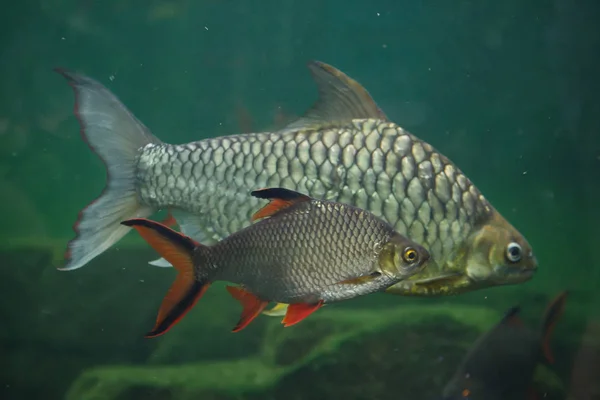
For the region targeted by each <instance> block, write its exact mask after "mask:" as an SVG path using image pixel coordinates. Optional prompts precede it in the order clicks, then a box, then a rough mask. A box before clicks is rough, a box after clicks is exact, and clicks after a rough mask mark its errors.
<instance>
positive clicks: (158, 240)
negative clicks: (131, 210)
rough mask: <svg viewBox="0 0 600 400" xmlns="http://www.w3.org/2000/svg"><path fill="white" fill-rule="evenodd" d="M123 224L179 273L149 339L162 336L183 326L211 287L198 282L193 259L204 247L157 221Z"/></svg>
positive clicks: (134, 220) (128, 221) (132, 220)
mask: <svg viewBox="0 0 600 400" xmlns="http://www.w3.org/2000/svg"><path fill="white" fill-rule="evenodd" d="M122 224H123V225H126V226H130V227H132V228H134V229H135V230H137V231H138V233H139V234H140V236H142V238H144V240H146V242H148V244H149V245H150V246H152V248H154V250H156V251H157V252H158V253H159V254H160V255H161V256H163V257H164V258H165V260H167V261H168V262H170V263H171V264H172V265H173V266H174V267H175V269H177V272H178V274H177V277H176V278H175V282H173V284H172V285H171V288H170V289H169V291H168V292H167V294H166V296H165V298H164V299H163V302H162V304H161V306H160V309H159V311H158V316H157V318H156V324H155V325H154V328H153V329H152V331H150V332H149V333H148V334H146V336H145V337H147V338H150V337H156V336H160V335H162V334H164V333H166V332H167V331H168V330H169V329H171V328H172V327H173V326H174V325H175V324H176V323H177V322H179V321H180V320H181V319H182V318H183V317H184V316H185V314H186V313H187V312H188V311H189V310H191V309H192V307H193V306H194V305H195V304H196V302H198V300H200V297H202V295H203V294H204V292H206V289H208V287H209V286H210V282H208V281H207V280H199V279H198V277H197V276H196V273H195V268H194V265H193V257H192V256H193V254H194V250H195V249H196V247H198V246H200V244H199V243H196V242H195V241H194V240H192V239H190V238H189V237H187V236H185V235H182V234H180V233H178V232H176V231H174V230H172V229H171V228H167V227H166V226H164V225H161V224H160V223H158V222H156V221H151V220H148V219H143V218H140V219H130V220H127V221H123V222H122Z"/></svg>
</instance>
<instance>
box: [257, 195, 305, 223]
mask: <svg viewBox="0 0 600 400" xmlns="http://www.w3.org/2000/svg"><path fill="white" fill-rule="evenodd" d="M250 194H251V195H252V196H254V197H257V198H259V199H269V200H271V201H270V202H269V204H267V205H266V206H264V207H263V208H261V209H260V210H258V211H257V212H256V213H254V215H253V216H252V221H256V220H257V219H260V218H266V217H270V216H272V215H273V214H275V213H276V212H278V211H281V210H283V209H285V208H287V207H289V206H291V205H292V204H296V203H298V202H301V201H310V200H311V197H309V196H307V195H305V194H302V193H298V192H295V191H293V190H290V189H285V188H265V189H259V190H254V191H252V192H251V193H250Z"/></svg>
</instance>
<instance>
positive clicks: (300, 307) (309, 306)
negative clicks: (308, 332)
mask: <svg viewBox="0 0 600 400" xmlns="http://www.w3.org/2000/svg"><path fill="white" fill-rule="evenodd" d="M322 306H323V300H319V301H318V302H317V303H295V304H290V305H288V309H287V313H286V314H285V318H283V321H281V322H282V323H283V326H285V327H288V326H292V325H295V324H297V323H298V322H300V321H302V320H303V319H304V318H306V317H308V316H309V315H310V314H312V313H314V312H315V311H317V310H318V309H319V308H321V307H322Z"/></svg>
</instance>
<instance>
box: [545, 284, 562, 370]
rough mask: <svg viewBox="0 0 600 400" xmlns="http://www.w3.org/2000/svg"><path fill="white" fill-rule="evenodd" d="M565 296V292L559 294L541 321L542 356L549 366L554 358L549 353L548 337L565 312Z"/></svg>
mask: <svg viewBox="0 0 600 400" xmlns="http://www.w3.org/2000/svg"><path fill="white" fill-rule="evenodd" d="M567 295H568V292H567V291H563V292H561V293H559V294H558V295H557V296H556V297H555V298H554V300H552V301H551V302H550V304H549V305H548V308H547V309H546V313H545V314H544V319H543V320H542V350H543V352H544V356H545V357H546V359H547V360H548V362H549V363H551V364H552V363H554V356H553V355H552V352H551V351H550V336H551V335H552V331H553V330H554V327H555V326H556V323H557V322H558V319H559V318H560V317H561V315H562V314H563V312H564V310H565V303H566V301H567Z"/></svg>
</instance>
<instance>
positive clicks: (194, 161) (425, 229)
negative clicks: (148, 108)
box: [137, 120, 490, 261]
mask: <svg viewBox="0 0 600 400" xmlns="http://www.w3.org/2000/svg"><path fill="white" fill-rule="evenodd" d="M375 146H377V147H375ZM342 148H343V149H344V153H342V152H341V151H340V149H342ZM236 149H237V151H236ZM228 150H229V154H230V155H229V156H226V154H228ZM240 150H241V151H240ZM234 154H235V156H234ZM344 154H346V155H344ZM174 176H175V177H177V179H168V177H174ZM137 177H138V185H137V188H138V191H139V195H140V198H141V201H142V202H143V203H146V204H148V205H151V206H153V207H156V208H179V209H183V210H186V211H188V212H191V213H195V214H198V215H200V217H201V219H202V222H203V224H202V227H205V228H204V229H203V233H204V234H205V235H206V236H207V237H212V238H213V239H215V240H218V239H222V238H224V237H226V236H228V235H230V234H232V233H234V232H236V231H238V230H239V229H241V228H244V227H246V226H248V225H249V224H250V217H251V215H252V214H253V212H254V211H255V210H256V209H257V207H259V205H260V203H259V200H258V199H254V198H252V199H248V197H247V196H246V195H245V193H247V192H248V191H251V190H255V189H258V188H262V187H279V186H281V187H285V188H288V189H291V190H295V191H298V192H303V193H307V194H308V195H310V196H311V197H315V198H325V199H328V200H333V201H337V202H341V203H348V204H354V205H356V206H357V207H359V208H364V209H366V210H369V211H370V212H372V213H374V214H375V215H377V216H378V217H382V218H385V219H386V220H387V221H388V222H389V223H390V224H392V226H394V228H395V229H396V230H398V232H400V233H401V234H407V235H409V237H411V238H412V239H413V240H415V241H416V242H418V243H421V244H423V245H424V246H425V247H426V248H428V249H429V250H430V251H431V253H432V255H433V257H434V258H435V259H436V260H440V261H443V260H444V259H445V258H446V257H447V256H448V255H449V254H450V253H451V252H452V249H453V247H454V245H455V244H456V243H458V242H461V241H462V240H464V239H465V238H466V237H467V236H468V235H469V234H470V232H471V230H472V229H473V227H474V226H475V225H476V224H477V221H478V219H481V218H485V216H486V215H487V214H488V213H489V211H490V209H489V207H488V203H487V201H486V200H485V198H484V197H483V196H482V195H481V193H479V191H478V190H477V189H476V188H475V187H474V186H473V185H472V184H471V182H470V181H469V180H468V179H467V178H466V177H465V176H464V175H462V173H461V172H460V171H458V170H457V169H456V168H455V167H454V166H453V165H452V164H451V163H450V162H449V161H448V160H447V159H446V158H445V157H443V156H441V155H440V154H439V153H437V152H435V150H434V149H433V148H432V147H431V146H430V145H428V144H427V143H423V142H421V141H420V140H419V139H417V138H416V137H414V136H413V135H411V134H409V133H407V132H406V131H405V130H403V129H402V128H400V127H398V126H396V125H395V124H393V123H388V122H381V121H371V120H354V121H352V123H351V124H348V125H347V126H345V127H342V128H336V129H327V130H320V131H314V130H309V131H300V132H288V133H284V134H277V133H267V134H254V135H248V134H243V135H235V136H227V137H221V138H214V139H206V140H203V141H199V142H194V143H189V144H186V145H168V144H149V145H147V146H146V147H145V148H144V149H143V150H142V152H141V154H140V157H139V162H138V165H137ZM165 177H167V178H165ZM459 182H461V184H459ZM231 211H234V212H231ZM207 227H210V229H209V228H207Z"/></svg>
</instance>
